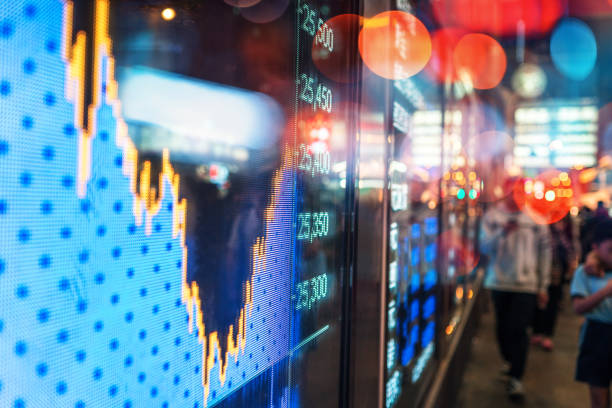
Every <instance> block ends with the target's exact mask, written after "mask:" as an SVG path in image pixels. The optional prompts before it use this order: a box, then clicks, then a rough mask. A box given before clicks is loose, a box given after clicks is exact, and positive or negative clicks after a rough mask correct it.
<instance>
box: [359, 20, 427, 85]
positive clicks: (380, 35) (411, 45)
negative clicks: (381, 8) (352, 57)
mask: <svg viewBox="0 0 612 408" xmlns="http://www.w3.org/2000/svg"><path fill="white" fill-rule="evenodd" d="M359 52H360V53H361V57H362V58H363V61H364V62H365V64H366V65H367V66H368V68H370V69H371V70H372V71H373V72H374V73H375V74H377V75H379V76H381V77H383V78H387V79H403V78H408V77H411V76H413V75H415V74H417V73H418V72H419V71H421V70H422V69H423V68H424V67H425V65H426V64H427V62H428V61H429V57H430V56H431V38H430V37H429V32H428V31H427V28H425V26H424V25H423V23H421V21H419V19H417V18H416V17H415V16H413V15H412V14H408V13H406V12H403V11H385V12H383V13H380V14H377V15H376V16H374V17H372V18H369V19H366V20H365V22H364V27H363V29H362V30H361V32H360V33H359Z"/></svg>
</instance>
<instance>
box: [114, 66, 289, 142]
mask: <svg viewBox="0 0 612 408" xmlns="http://www.w3.org/2000/svg"><path fill="white" fill-rule="evenodd" d="M119 82H120V84H121V87H120V89H119V96H120V99H121V101H122V113H123V115H124V117H125V119H126V120H127V121H128V122H140V123H146V124H151V125H154V126H158V127H160V128H163V129H166V130H168V131H169V132H171V134H172V139H174V140H175V141H177V140H178V142H176V143H175V145H174V146H173V148H174V149H173V151H175V152H176V151H178V152H182V151H186V152H191V151H193V149H198V145H202V144H204V145H206V144H209V143H218V144H227V145H230V146H242V147H247V148H250V149H262V148H265V147H268V146H271V145H273V144H274V143H276V142H277V141H278V135H279V131H280V129H279V126H282V124H283V117H282V113H281V110H280V107H279V105H278V104H277V103H276V102H275V101H274V100H273V99H272V98H270V97H268V96H266V95H264V94H261V93H255V92H250V91H245V90H242V89H238V88H233V87H229V86H225V85H220V84H215V83H212V82H207V81H202V80H198V79H193V78H188V77H184V76H180V75H177V74H173V73H170V72H166V71H159V70H154V69H151V68H144V67H138V68H129V69H123V70H122V71H121V74H120V81H119ZM164 142H165V140H160V141H158V142H156V141H153V143H154V144H155V143H159V144H160V145H161V144H163V143H164ZM160 147H161V146H160Z"/></svg>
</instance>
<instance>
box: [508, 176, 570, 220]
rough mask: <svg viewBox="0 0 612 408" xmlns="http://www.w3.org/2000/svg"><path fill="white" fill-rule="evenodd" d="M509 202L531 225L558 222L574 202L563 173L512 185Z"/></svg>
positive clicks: (568, 178)
mask: <svg viewBox="0 0 612 408" xmlns="http://www.w3.org/2000/svg"><path fill="white" fill-rule="evenodd" d="M513 198H514V201H515V202H516V204H517V206H518V207H519V208H520V209H521V210H522V211H524V212H525V213H526V214H527V215H529V216H530V217H531V218H532V219H533V220H534V221H535V222H537V223H538V224H542V225H547V224H554V223H555V222H557V221H560V220H561V219H563V218H564V217H565V216H566V215H567V214H568V213H569V211H570V209H571V208H572V206H573V205H574V202H575V200H576V189H574V188H573V185H572V182H571V178H570V177H569V175H568V174H567V173H565V172H561V171H558V170H548V171H545V172H544V173H542V174H540V175H539V176H537V177H535V178H525V179H523V180H521V182H519V183H516V184H515V185H514V188H513Z"/></svg>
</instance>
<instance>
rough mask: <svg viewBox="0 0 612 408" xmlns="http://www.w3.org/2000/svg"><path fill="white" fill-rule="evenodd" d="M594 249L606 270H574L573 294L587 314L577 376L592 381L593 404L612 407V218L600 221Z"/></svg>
mask: <svg viewBox="0 0 612 408" xmlns="http://www.w3.org/2000/svg"><path fill="white" fill-rule="evenodd" d="M592 245H593V253H594V255H595V256H596V258H597V262H598V263H599V266H600V267H601V268H602V270H603V273H602V274H588V273H587V272H586V270H585V267H584V265H581V266H579V267H578V269H577V270H576V272H575V273H574V278H573V279H572V285H571V290H570V293H571V296H572V302H573V306H574V310H575V311H576V313H579V314H582V315H584V316H585V317H586V321H585V323H584V324H583V326H582V328H581V333H580V346H579V347H580V352H579V354H578V360H577V363H576V380H577V381H581V382H586V383H587V384H589V390H590V396H591V407H592V408H609V407H610V390H609V389H610V381H611V380H612V346H611V345H612V220H610V219H606V220H603V221H602V222H600V223H599V224H597V225H596V226H595V228H594V234H593V244H592Z"/></svg>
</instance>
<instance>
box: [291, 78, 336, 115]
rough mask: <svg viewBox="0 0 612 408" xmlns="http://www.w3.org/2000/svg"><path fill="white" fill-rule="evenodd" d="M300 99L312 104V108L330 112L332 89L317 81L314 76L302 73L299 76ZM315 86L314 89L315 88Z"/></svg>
mask: <svg viewBox="0 0 612 408" xmlns="http://www.w3.org/2000/svg"><path fill="white" fill-rule="evenodd" d="M299 82H300V84H299V85H300V99H301V100H303V101H304V102H306V103H309V104H311V105H312V109H313V110H314V111H316V110H317V109H319V110H322V111H325V112H331V111H332V91H331V89H329V88H328V87H326V86H325V85H323V84H321V83H317V80H316V78H313V77H311V76H308V75H306V74H302V75H301V76H300V81H299ZM315 88H316V90H315Z"/></svg>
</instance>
